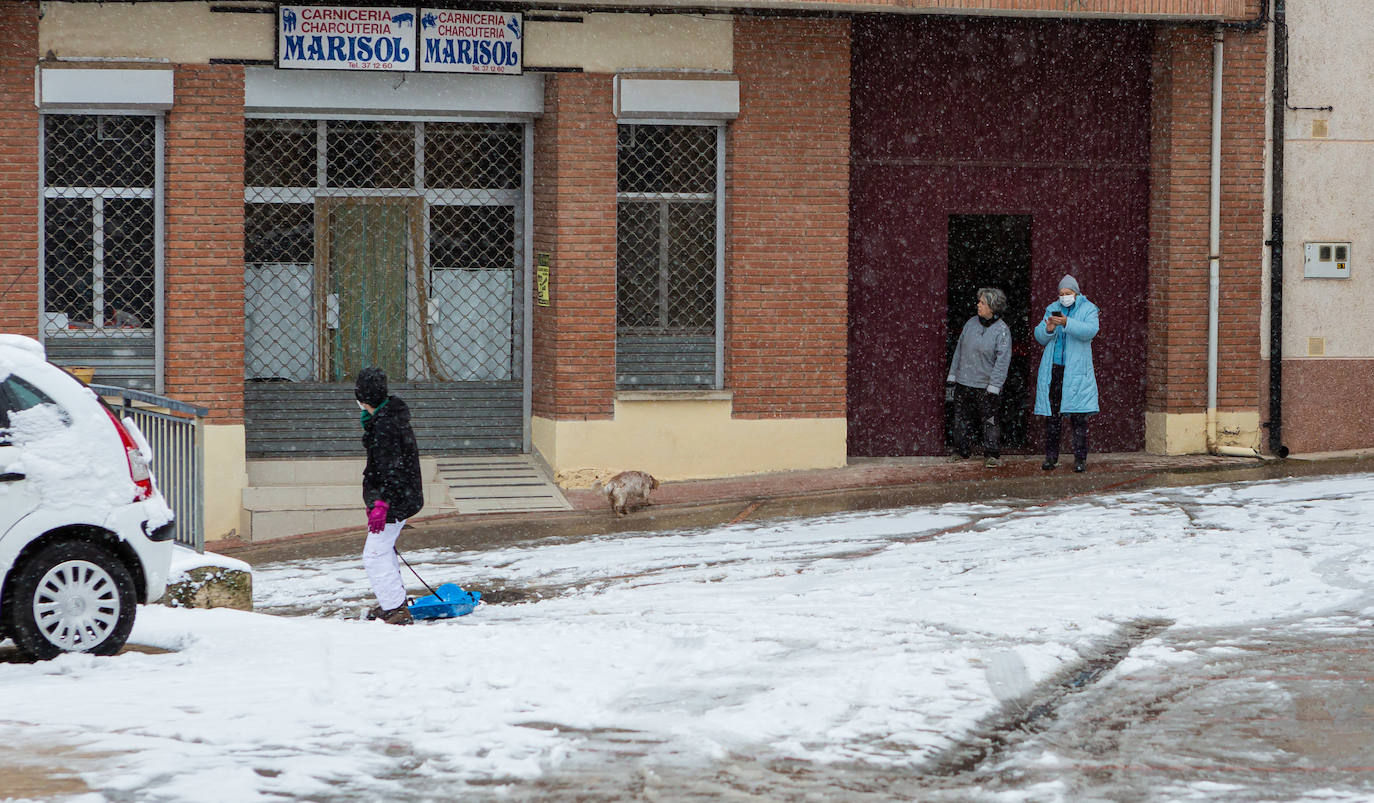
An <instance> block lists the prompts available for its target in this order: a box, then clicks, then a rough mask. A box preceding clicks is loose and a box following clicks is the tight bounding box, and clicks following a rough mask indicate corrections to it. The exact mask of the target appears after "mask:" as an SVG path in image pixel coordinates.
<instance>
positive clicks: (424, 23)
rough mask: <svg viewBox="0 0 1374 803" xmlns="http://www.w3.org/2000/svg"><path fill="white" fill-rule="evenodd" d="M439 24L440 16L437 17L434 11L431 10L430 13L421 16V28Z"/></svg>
mask: <svg viewBox="0 0 1374 803" xmlns="http://www.w3.org/2000/svg"><path fill="white" fill-rule="evenodd" d="M438 24H439V18H438V17H436V16H434V13H433V12H430V13H428V14H426V15H424V16H423V17H421V18H420V27H421V28H433V27H434V26H436V25H438Z"/></svg>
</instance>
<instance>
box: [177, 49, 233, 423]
mask: <svg viewBox="0 0 1374 803" xmlns="http://www.w3.org/2000/svg"><path fill="white" fill-rule="evenodd" d="M174 80H175V84H174V92H175V106H174V107H173V108H172V110H171V111H169V112H168V113H167V150H166V176H167V192H166V250H165V252H164V265H165V274H166V286H167V298H166V310H167V314H166V343H167V350H166V356H167V361H166V388H167V395H169V396H171V397H173V398H176V399H181V400H183V401H188V402H192V403H194V404H200V405H203V406H206V407H209V408H210V419H209V420H210V422H211V423H216V424H237V423H242V421H243V68H242V67H241V66H237V65H179V66H178V67H177V68H176V77H175V79H174Z"/></svg>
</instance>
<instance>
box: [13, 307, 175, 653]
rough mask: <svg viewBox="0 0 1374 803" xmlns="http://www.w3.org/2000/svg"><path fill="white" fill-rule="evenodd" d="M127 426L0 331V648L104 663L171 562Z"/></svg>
mask: <svg viewBox="0 0 1374 803" xmlns="http://www.w3.org/2000/svg"><path fill="white" fill-rule="evenodd" d="M150 458H151V452H150V450H149V449H148V445H147V441H146V440H145V439H144V438H143V434H142V433H141V432H139V431H138V428H137V427H136V426H134V425H133V422H131V421H120V420H119V418H118V417H117V416H116V415H115V413H114V411H113V410H111V409H110V407H109V406H108V405H106V404H105V402H104V401H102V400H101V399H100V397H98V396H97V395H96V394H95V392H94V391H92V390H91V389H90V388H88V387H86V386H85V385H84V384H82V383H81V382H79V381H77V380H76V379H75V378H74V377H72V376H71V375H70V374H68V373H67V372H65V371H63V370H62V369H60V368H58V367H57V366H55V365H53V364H52V363H49V362H48V361H47V360H46V359H45V355H44V351H43V346H42V344H40V343H39V342H38V341H36V340H33V339H31V338H27V337H23V336H21V335H9V334H0V639H3V638H9V639H12V640H13V641H14V643H15V645H16V646H18V648H19V651H20V652H22V653H24V654H25V655H28V656H30V657H33V658H37V659H46V658H52V657H54V656H56V655H58V654H59V653H61V652H90V653H95V654H97V655H113V654H114V653H116V652H118V651H119V649H120V648H121V647H123V646H124V642H125V640H127V639H128V637H129V631H130V630H132V629H133V626H134V614H135V609H136V608H137V605H138V603H148V602H156V601H157V600H158V599H160V598H161V597H162V594H163V591H164V590H165V589H166V585H167V572H168V569H169V566H170V564H171V560H172V540H171V539H172V511H171V510H170V509H169V508H168V507H167V503H166V501H165V500H164V499H163V497H162V494H161V493H160V492H159V491H158V490H157V485H156V483H155V481H154V478H153V475H152V472H151V471H150V469H149V465H148V463H149V460H150Z"/></svg>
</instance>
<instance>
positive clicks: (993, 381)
mask: <svg viewBox="0 0 1374 803" xmlns="http://www.w3.org/2000/svg"><path fill="white" fill-rule="evenodd" d="M1006 308H1007V296H1006V294H1004V293H1003V292H1002V291H1001V290H998V289H997V288H995V287H983V288H980V289H979V290H978V314H977V315H975V316H973V317H972V318H969V320H968V323H966V324H964V330H963V331H962V332H960V333H959V343H958V344H957V345H956V346H955V347H954V359H953V361H951V362H950V364H949V376H948V377H947V378H946V379H945V401H948V402H951V403H953V404H954V432H953V439H954V454H953V455H950V458H949V459H950V461H951V462H955V461H958V460H965V459H967V458H968V456H969V455H970V454H971V450H970V448H969V434H970V430H972V429H973V418H974V416H975V415H976V416H977V417H978V420H979V421H981V422H982V424H983V453H984V454H985V455H986V456H987V460H986V461H985V462H984V463H983V465H985V466H987V467H988V468H996V467H997V466H999V465H1001V460H1000V459H999V458H1000V457H1001V455H1002V452H1001V436H1002V427H1001V421H1000V420H999V416H998V410H999V408H1000V406H1001V401H1002V396H1001V394H1002V385H1003V383H1005V382H1006V381H1007V368H1008V366H1010V365H1011V329H1009V328H1008V327H1007V324H1006V322H1005V321H1003V320H1002V311H1003V310H1005V309H1006Z"/></svg>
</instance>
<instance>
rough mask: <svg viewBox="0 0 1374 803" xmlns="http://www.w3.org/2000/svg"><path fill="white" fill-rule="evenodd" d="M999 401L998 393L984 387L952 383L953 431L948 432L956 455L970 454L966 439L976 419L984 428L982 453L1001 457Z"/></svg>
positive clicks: (1000, 398) (970, 433) (966, 455)
mask: <svg viewBox="0 0 1374 803" xmlns="http://www.w3.org/2000/svg"><path fill="white" fill-rule="evenodd" d="M1001 402H1002V397H1001V396H998V395H997V394H995V393H988V392H987V390H985V389H983V388H971V387H968V386H967V385H955V386H954V432H953V433H951V434H952V435H953V438H954V451H955V453H956V454H959V455H960V456H963V457H968V456H969V455H970V454H971V453H972V451H971V449H970V448H969V440H970V439H971V436H972V433H973V430H974V423H973V422H974V421H975V420H976V421H979V422H981V424H982V428H983V453H984V454H986V455H987V456H988V457H1000V456H1001V454H1002V452H1001V443H1002V428H1001V426H999V422H998V420H997V419H998V412H999V410H998V408H999V407H1000V406H1001Z"/></svg>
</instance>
